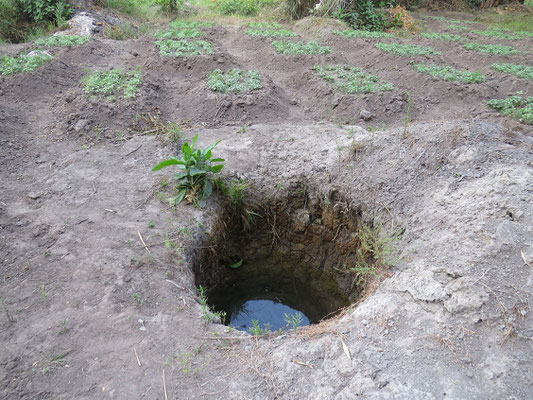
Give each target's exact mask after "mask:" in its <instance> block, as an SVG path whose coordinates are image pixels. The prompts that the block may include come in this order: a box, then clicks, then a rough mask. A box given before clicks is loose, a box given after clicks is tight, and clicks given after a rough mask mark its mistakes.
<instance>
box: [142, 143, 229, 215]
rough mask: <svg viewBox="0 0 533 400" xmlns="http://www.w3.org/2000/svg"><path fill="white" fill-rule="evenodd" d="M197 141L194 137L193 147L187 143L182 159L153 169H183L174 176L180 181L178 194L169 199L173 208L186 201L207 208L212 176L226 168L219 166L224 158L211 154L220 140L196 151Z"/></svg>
mask: <svg viewBox="0 0 533 400" xmlns="http://www.w3.org/2000/svg"><path fill="white" fill-rule="evenodd" d="M197 139H198V135H196V136H195V137H194V139H193V140H192V143H191V145H189V143H188V142H185V143H184V144H183V145H182V146H181V153H182V156H181V158H180V159H178V158H176V157H172V158H170V159H168V160H165V161H163V162H160V163H159V164H157V165H156V166H155V167H154V168H153V169H152V171H158V170H160V169H162V168H165V167H168V166H170V165H178V166H179V168H181V169H183V171H182V172H178V173H176V174H175V175H174V178H175V179H176V180H177V181H178V186H177V189H178V194H177V195H176V197H173V198H171V199H169V203H170V205H171V206H172V207H173V206H175V205H177V204H180V203H181V202H182V201H183V200H184V199H185V200H187V201H188V202H189V203H192V204H196V205H198V206H199V207H205V205H206V202H207V199H208V198H209V196H211V193H212V192H213V184H212V178H211V175H212V174H216V173H218V172H220V170H221V169H222V168H223V167H224V164H218V163H221V162H224V159H223V158H211V153H212V151H213V149H214V148H215V146H216V145H217V144H218V143H220V140H219V141H218V142H216V143H215V144H213V145H211V146H209V147H207V148H206V149H195V148H194V145H195V144H196V140H197ZM215 163H217V164H216V165H215Z"/></svg>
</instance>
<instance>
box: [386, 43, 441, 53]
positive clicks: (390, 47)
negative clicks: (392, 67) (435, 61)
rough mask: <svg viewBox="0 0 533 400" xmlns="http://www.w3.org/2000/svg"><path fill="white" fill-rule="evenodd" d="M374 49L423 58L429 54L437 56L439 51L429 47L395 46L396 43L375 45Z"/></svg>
mask: <svg viewBox="0 0 533 400" xmlns="http://www.w3.org/2000/svg"><path fill="white" fill-rule="evenodd" d="M376 47H377V48H378V49H380V50H381V51H385V52H387V53H391V54H395V55H399V56H425V55H430V54H435V55H438V54H440V52H439V51H436V50H433V49H432V48H431V47H425V46H416V45H414V44H397V43H381V42H380V43H376Z"/></svg>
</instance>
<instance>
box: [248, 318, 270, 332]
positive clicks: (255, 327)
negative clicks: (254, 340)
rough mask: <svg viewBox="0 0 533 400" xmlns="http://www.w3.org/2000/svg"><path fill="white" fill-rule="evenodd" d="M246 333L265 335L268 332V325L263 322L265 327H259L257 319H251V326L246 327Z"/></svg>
mask: <svg viewBox="0 0 533 400" xmlns="http://www.w3.org/2000/svg"><path fill="white" fill-rule="evenodd" d="M248 333H249V334H250V335H252V336H261V335H266V334H267V333H270V326H269V325H268V324H265V328H264V329H263V328H261V325H259V321H257V320H255V319H253V320H252V326H251V327H249V328H248Z"/></svg>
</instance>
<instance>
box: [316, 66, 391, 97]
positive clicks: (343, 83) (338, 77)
mask: <svg viewBox="0 0 533 400" xmlns="http://www.w3.org/2000/svg"><path fill="white" fill-rule="evenodd" d="M313 69H314V70H315V71H316V72H317V73H318V75H319V76H320V77H321V78H323V79H324V80H326V81H327V82H329V83H331V84H333V86H334V87H335V88H336V89H337V90H340V91H341V92H345V93H350V94H352V93H374V92H384V91H390V90H393V89H394V85H393V84H391V83H388V82H383V81H381V80H380V78H379V77H377V76H375V75H372V74H369V73H367V72H365V71H363V70H362V69H361V68H357V67H352V66H349V65H322V66H321V65H315V66H314V68H313Z"/></svg>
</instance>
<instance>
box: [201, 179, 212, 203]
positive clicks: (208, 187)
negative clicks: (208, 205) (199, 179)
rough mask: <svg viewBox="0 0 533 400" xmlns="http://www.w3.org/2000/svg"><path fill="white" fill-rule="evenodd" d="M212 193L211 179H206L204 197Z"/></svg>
mask: <svg viewBox="0 0 533 400" xmlns="http://www.w3.org/2000/svg"><path fill="white" fill-rule="evenodd" d="M211 193H213V184H212V183H211V181H210V180H209V179H206V180H205V181H204V192H203V195H202V198H203V199H207V198H208V197H209V196H211Z"/></svg>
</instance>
